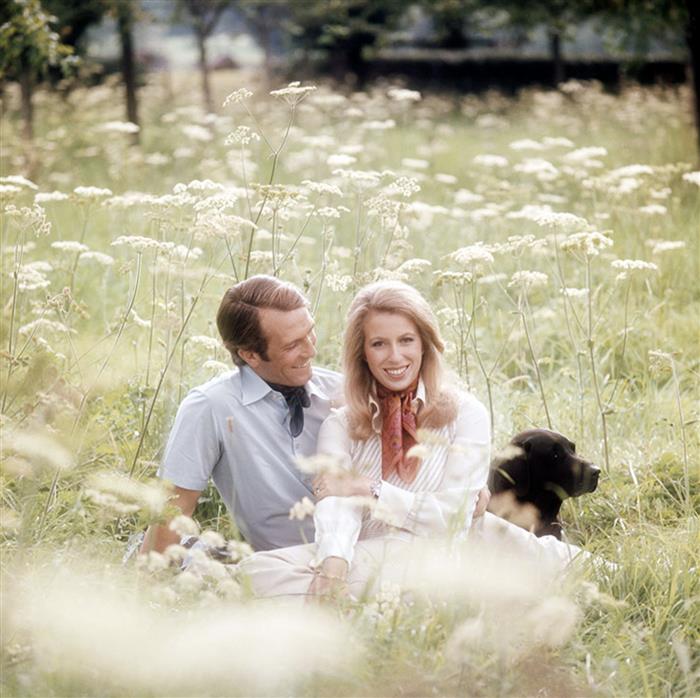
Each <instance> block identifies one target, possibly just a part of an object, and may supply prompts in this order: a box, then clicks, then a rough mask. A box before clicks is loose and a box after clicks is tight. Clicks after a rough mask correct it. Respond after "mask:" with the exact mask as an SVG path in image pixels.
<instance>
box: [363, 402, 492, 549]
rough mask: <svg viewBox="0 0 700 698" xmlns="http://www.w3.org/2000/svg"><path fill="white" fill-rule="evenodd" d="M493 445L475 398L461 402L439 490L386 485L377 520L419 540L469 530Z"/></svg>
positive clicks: (484, 412) (485, 413)
mask: <svg viewBox="0 0 700 698" xmlns="http://www.w3.org/2000/svg"><path fill="white" fill-rule="evenodd" d="M490 444H491V429H490V424H489V416H488V411H487V410H486V408H485V407H484V406H483V405H482V404H481V403H480V402H479V401H478V400H477V399H476V398H474V397H472V396H471V395H464V396H462V398H461V400H460V405H459V412H458V415H457V420H456V423H455V438H454V441H453V442H452V444H451V445H450V447H449V454H448V456H447V462H446V464H445V473H444V476H443V479H442V481H441V483H440V488H439V490H437V491H435V492H409V491H408V490H404V489H402V488H401V487H397V486H396V485H392V484H390V483H388V482H382V485H381V493H380V496H379V501H378V506H377V508H376V511H375V514H374V515H375V517H376V518H381V519H383V520H386V519H387V518H388V519H389V523H391V524H392V525H394V526H397V527H398V528H402V529H404V530H407V531H410V532H411V533H414V534H415V535H420V536H430V535H436V534H445V533H448V532H450V531H451V530H454V531H455V532H458V531H461V530H466V529H467V528H468V527H469V526H470V525H471V520H472V517H473V515H474V508H475V505H476V500H477V497H478V495H479V492H480V490H481V489H482V488H483V487H484V485H485V484H486V481H487V479H488V472H489V462H490Z"/></svg>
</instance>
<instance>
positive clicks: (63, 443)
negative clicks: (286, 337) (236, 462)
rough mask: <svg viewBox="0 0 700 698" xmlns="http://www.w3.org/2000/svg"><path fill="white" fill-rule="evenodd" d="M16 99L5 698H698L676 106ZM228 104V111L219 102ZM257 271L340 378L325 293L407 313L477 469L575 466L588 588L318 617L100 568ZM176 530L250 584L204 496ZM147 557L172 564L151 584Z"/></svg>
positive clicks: (698, 365) (228, 96)
mask: <svg viewBox="0 0 700 698" xmlns="http://www.w3.org/2000/svg"><path fill="white" fill-rule="evenodd" d="M216 79H217V83H216V88H217V90H218V92H219V95H220V100H219V103H220V104H222V106H221V108H220V109H219V113H218V114H216V115H213V114H206V113H204V112H203V111H202V110H201V108H200V107H198V106H197V101H196V100H197V95H196V90H195V89H194V88H193V84H194V83H193V82H192V81H191V80H189V79H188V78H187V77H184V78H182V79H181V81H180V82H173V81H172V80H166V79H164V78H162V77H159V76H153V77H152V78H150V79H149V82H148V83H147V84H146V85H145V86H144V87H143V89H142V90H141V118H142V128H141V131H140V133H139V137H140V143H138V144H137V143H135V142H134V131H135V127H134V126H133V125H132V124H127V123H124V122H123V121H122V120H121V119H122V111H123V106H122V97H121V92H120V91H119V89H118V86H117V85H115V84H112V83H110V82H109V81H108V82H107V83H105V84H103V85H100V86H97V87H91V88H82V89H79V90H74V91H72V92H70V93H68V94H58V93H55V92H49V91H46V92H42V93H40V94H39V95H38V99H37V124H36V132H37V137H36V140H35V142H34V143H33V144H32V145H31V146H29V145H27V144H25V143H23V142H22V140H21V138H20V136H19V134H20V128H19V122H18V120H17V115H16V112H15V110H14V108H13V107H14V106H16V104H12V99H13V98H14V97H15V95H13V93H11V91H9V90H8V91H7V93H6V94H5V96H4V99H5V100H7V101H8V104H9V105H10V108H8V109H6V110H4V114H3V116H2V134H3V135H2V144H1V157H2V173H1V174H2V178H0V204H1V205H2V209H3V216H2V223H1V229H2V241H1V244H2V330H1V338H0V339H1V341H2V353H1V359H2V365H1V366H0V375H1V383H0V394H1V397H0V399H1V400H2V410H1V413H2V417H1V419H2V422H1V426H2V431H3V438H2V466H1V468H2V469H1V472H0V477H1V483H2V489H1V493H2V495H1V496H2V501H1V506H2V509H1V514H2V530H1V536H2V539H1V541H2V542H1V547H0V551H1V554H2V568H3V569H2V599H3V600H2V619H1V620H2V676H1V678H0V693H2V695H3V696H5V695H7V696H15V695H16V696H64V695H66V696H67V695H85V696H88V695H90V696H92V695H104V696H121V695H143V696H158V695H200V696H204V695H300V696H304V695H315V696H325V695H328V696H331V695H333V696H337V695H347V696H357V695H371V696H390V695H391V696H399V695H402V696H406V695H408V696H423V695H464V696H530V695H533V696H534V695H538V696H574V695H576V696H649V697H650V698H651V697H654V698H655V697H658V696H668V697H671V696H673V697H674V698H678V697H681V696H687V697H688V698H690V697H691V696H695V695H697V694H698V692H699V691H700V660H699V657H700V583H699V581H698V580H699V579H700V575H699V574H698V565H699V563H700V519H699V518H698V507H699V505H700V488H699V485H700V474H699V469H698V453H699V448H698V447H699V445H700V436H699V431H698V423H699V422H698V420H699V407H698V399H697V398H698V394H699V393H698V383H699V381H698V372H699V369H700V361H699V358H700V354H699V353H698V340H699V339H700V322H699V318H700V286H699V285H698V282H697V279H698V275H699V273H700V249H699V248H700V242H699V239H698V238H699V233H700V172H699V171H698V169H699V168H698V164H697V154H696V152H695V151H694V135H693V130H692V114H691V113H690V108H689V105H690V99H689V96H688V94H687V93H686V92H685V91H684V89H665V88H661V87H658V88H640V87H637V86H634V85H629V86H627V87H626V88H625V89H623V90H622V91H621V92H620V93H619V94H610V93H607V92H606V91H604V90H603V89H602V88H601V87H600V86H599V85H596V84H582V83H576V82H568V83H565V84H564V85H562V87H561V89H560V90H558V91H543V90H534V89H533V90H525V91H523V92H521V93H520V94H519V95H518V96H517V97H515V98H511V97H506V96H503V95H501V94H499V93H496V92H493V93H487V94H485V95H482V96H444V95H443V96H436V95H421V94H419V93H417V92H414V91H411V90H406V89H403V88H399V87H395V86H394V87H392V86H390V85H384V86H376V87H374V88H372V89H371V90H370V91H368V92H364V93H343V92H339V91H337V90H334V89H333V88H332V87H331V86H324V85H319V86H317V87H315V86H311V85H298V84H292V85H290V86H288V87H282V88H280V89H277V90H272V92H270V90H269V88H266V87H264V86H256V85H255V84H254V81H247V82H241V76H240V75H237V74H234V73H221V74H218V75H217V76H216ZM242 85H246V86H242ZM254 273H270V274H275V275H279V276H281V277H283V278H285V279H288V280H291V281H293V282H295V283H296V284H298V285H299V286H300V287H301V288H303V289H304V291H305V292H306V293H307V295H308V297H309V299H310V302H311V306H312V308H313V312H314V315H315V317H316V321H317V332H318V350H319V353H318V357H317V363H318V364H320V365H324V366H328V367H331V368H337V367H338V365H339V359H340V356H339V353H340V340H341V337H342V331H343V316H344V312H345V310H346V309H347V307H348V304H349V300H350V299H351V297H352V295H353V293H354V291H355V290H356V289H357V288H358V287H359V286H361V285H362V284H364V283H366V282H368V281H371V280H375V279H381V278H395V279H402V280H405V281H407V282H408V283H411V284H414V285H415V286H416V287H417V288H419V289H420V290H421V291H422V292H423V293H424V294H425V295H426V297H428V298H429V299H430V301H431V303H432V305H433V307H434V309H435V310H436V312H437V314H438V316H439V318H440V322H441V325H442V328H443V332H444V335H445V337H446V338H447V340H448V348H447V352H446V353H447V361H448V363H449V366H450V367H451V369H453V371H454V372H455V374H456V376H457V379H458V380H460V381H461V382H462V383H463V384H464V385H465V386H466V387H468V388H469V389H471V390H472V391H473V392H474V393H475V394H476V395H477V396H478V397H479V398H480V399H481V400H482V401H483V402H484V404H486V405H487V406H488V407H489V410H490V412H491V416H492V422H493V443H494V449H495V450H498V449H499V448H502V447H503V446H504V445H505V444H506V443H507V442H508V440H509V438H510V437H511V436H512V435H513V434H514V433H516V432H517V431H519V430H521V429H525V428H529V427H531V426H543V427H547V426H549V427H551V428H553V429H556V430H558V431H561V432H562V433H564V434H566V435H567V436H569V437H570V438H571V439H572V440H574V441H575V442H576V443H577V447H578V450H579V452H580V453H582V454H584V455H585V456H587V457H588V458H589V459H591V460H593V461H594V462H596V463H597V464H598V465H599V466H600V467H601V469H602V471H603V472H602V475H601V482H600V485H599V487H598V489H597V490H596V492H594V493H593V494H590V495H587V496H585V497H582V498H580V499H577V500H569V501H568V502H567V503H566V504H565V506H564V508H563V517H564V520H565V522H566V531H567V534H568V536H569V539H570V540H571V541H573V542H575V543H577V544H579V545H582V546H583V547H584V548H585V549H587V550H589V551H590V552H592V553H594V554H595V555H597V556H598V557H599V559H605V560H608V561H612V562H614V563H616V565H617V566H616V567H613V566H610V565H608V566H606V565H582V566H581V567H580V569H577V570H576V571H575V573H572V574H571V575H569V576H568V577H567V578H566V579H565V580H561V581H560V582H559V583H558V584H556V585H555V586H554V587H547V588H546V589H545V588H544V587H543V586H542V584H541V582H538V581H537V579H536V577H535V576H533V574H532V569H531V568H530V567H528V564H527V561H523V564H522V566H521V567H517V566H516V567H514V568H504V566H503V565H499V564H498V561H497V560H489V559H488V556H486V555H485V554H484V556H483V558H479V557H478V554H479V553H478V552H477V553H475V554H474V555H476V556H477V557H474V556H473V557H472V560H473V563H472V564H467V565H463V566H461V567H460V566H458V567H454V566H453V567H450V564H451V563H450V562H449V561H447V560H442V561H441V560H439V559H432V560H431V561H429V562H426V563H425V565H424V568H425V569H426V570H427V571H429V572H430V573H431V574H432V575H433V577H431V576H430V574H426V575H425V579H423V586H422V587H421V588H420V589H417V590H413V591H412V593H410V594H404V593H402V591H405V590H402V589H397V588H383V589H382V590H381V591H380V593H379V594H378V596H376V597H372V598H367V599H364V600H362V601H360V602H359V603H357V604H348V605H346V607H344V608H343V609H342V612H338V611H335V610H334V609H333V608H317V607H307V608H305V609H303V610H299V609H294V608H291V609H289V608H278V607H277V606H276V605H272V604H266V603H261V602H255V601H251V600H250V599H249V598H248V596H247V594H246V589H245V585H244V584H241V583H239V582H238V581H236V580H235V579H232V578H231V576H230V575H229V574H228V573H227V572H226V570H225V569H223V567H222V566H221V565H220V564H219V563H216V562H214V561H207V560H199V563H200V565H199V574H194V573H178V572H177V566H176V565H172V564H170V563H171V562H172V560H171V559H170V558H168V557H167V556H160V555H157V554H151V555H150V556H149V557H146V558H142V559H139V560H138V561H133V560H132V561H130V562H129V563H128V564H126V565H122V562H121V560H122V556H123V555H124V551H125V548H126V544H127V540H128V539H129V537H130V536H131V535H132V534H134V533H136V532H138V531H140V530H143V529H144V528H145V526H146V525H147V524H148V523H150V522H153V521H157V520H161V519H162V518H163V517H166V516H167V515H168V512H169V509H168V503H167V500H168V490H167V488H166V487H164V486H163V485H162V484H161V483H159V482H158V481H157V480H156V479H155V471H156V467H157V462H158V459H159V457H160V454H161V452H162V448H163V446H164V442H165V439H166V438H167V434H168V430H169V428H170V425H171V423H172V419H173V417H174V414H175V411H176V409H177V406H178V404H179V402H180V401H181V399H182V398H183V396H184V395H185V394H186V392H187V391H188V389H189V388H190V387H193V386H195V385H198V384H200V383H202V382H204V381H206V380H208V379H209V378H211V377H213V376H216V375H218V374H219V373H220V372H223V371H227V370H230V367H231V366H230V364H231V362H230V357H228V356H227V353H226V351H225V349H224V348H223V347H222V346H221V344H220V342H219V340H218V337H217V333H216V327H215V322H214V318H215V314H216V308H217V307H218V303H219V300H220V298H221V295H222V293H223V291H224V290H225V289H226V288H227V287H228V286H230V285H231V284H232V283H235V282H236V281H237V280H240V279H243V278H246V277H247V276H249V275H251V274H254ZM196 518H197V520H198V523H199V525H200V526H201V528H202V530H204V531H206V533H205V534H204V535H206V536H208V537H209V539H210V540H211V541H213V542H217V541H219V542H220V541H222V539H223V540H226V541H230V544H229V545H230V548H231V550H232V551H233V552H235V553H236V554H238V555H240V556H244V555H246V554H247V552H248V551H247V550H246V546H245V545H243V544H241V543H239V542H238V540H237V533H236V531H235V530H234V528H233V524H232V522H231V520H230V518H229V517H228V515H227V514H226V511H225V509H224V507H223V505H222V504H221V502H220V501H219V499H218V496H217V494H216V492H215V491H214V490H213V489H211V490H209V491H207V493H206V495H205V496H204V497H203V499H202V501H201V502H200V504H199V506H198V510H197V513H196ZM173 557H176V555H175V554H174V555H173Z"/></svg>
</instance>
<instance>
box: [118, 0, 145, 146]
mask: <svg viewBox="0 0 700 698" xmlns="http://www.w3.org/2000/svg"><path fill="white" fill-rule="evenodd" d="M113 1H114V3H115V5H114V10H115V12H116V15H117V31H118V32H119V44H120V46H121V52H122V79H123V80H124V93H125V97H126V120H127V121H131V123H134V124H136V125H139V113H138V97H137V94H136V59H135V56H134V32H133V27H134V0H113ZM132 137H133V139H134V141H136V142H138V137H139V134H138V132H137V133H134V134H133V136H132Z"/></svg>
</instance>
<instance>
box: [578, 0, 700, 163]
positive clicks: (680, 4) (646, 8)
mask: <svg viewBox="0 0 700 698" xmlns="http://www.w3.org/2000/svg"><path fill="white" fill-rule="evenodd" d="M591 1H592V2H593V5H594V9H595V11H596V12H598V13H600V15H601V16H603V17H604V18H605V20H606V22H607V24H608V25H609V26H610V27H612V28H614V29H617V30H618V35H619V36H620V37H621V39H620V43H621V44H622V45H623V46H624V47H625V48H628V49H633V50H635V51H636V52H639V53H642V52H645V51H646V50H648V48H649V44H650V43H651V41H652V40H653V39H656V38H658V37H664V36H671V37H678V39H679V43H684V44H685V48H686V50H687V59H688V66H689V69H690V70H689V73H690V85H691V95H692V102H693V111H694V113H695V131H696V141H697V149H698V159H700V5H699V3H698V0H591Z"/></svg>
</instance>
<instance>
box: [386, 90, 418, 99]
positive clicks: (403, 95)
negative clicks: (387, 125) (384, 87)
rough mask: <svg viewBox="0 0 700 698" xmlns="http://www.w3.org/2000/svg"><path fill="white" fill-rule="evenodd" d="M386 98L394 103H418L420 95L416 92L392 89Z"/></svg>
mask: <svg viewBox="0 0 700 698" xmlns="http://www.w3.org/2000/svg"><path fill="white" fill-rule="evenodd" d="M387 96H388V97H389V99H391V100H393V101H394V102H420V100H421V93H420V92H418V90H407V89H404V88H402V87H392V88H391V89H390V90H389V91H388V92H387Z"/></svg>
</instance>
